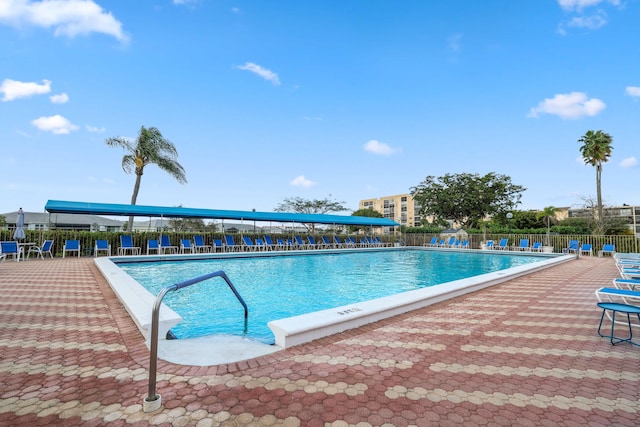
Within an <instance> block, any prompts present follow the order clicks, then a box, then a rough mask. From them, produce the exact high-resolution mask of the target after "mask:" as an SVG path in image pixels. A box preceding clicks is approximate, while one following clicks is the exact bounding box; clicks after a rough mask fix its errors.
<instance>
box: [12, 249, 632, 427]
mask: <svg viewBox="0 0 640 427" xmlns="http://www.w3.org/2000/svg"><path fill="white" fill-rule="evenodd" d="M616 275H617V270H616V268H615V265H614V262H613V260H612V259H610V258H588V257H585V258H581V259H579V260H575V261H571V262H569V263H565V264H564V265H561V266H558V267H554V268H551V269H548V270H545V271H541V272H537V273H534V274H531V275H528V276H526V277H521V278H518V279H515V280H511V281H509V282H506V283H504V284H501V285H498V286H495V287H492V288H489V289H486V290H483V291H480V292H476V293H473V294H470V295H467V296H463V297H459V298H456V299H454V300H451V301H449V302H446V303H441V304H437V305H434V306H431V307H428V308H424V309H421V310H418V311H414V312H411V313H407V314H405V315H401V316H398V317H395V318H392V319H387V320H384V321H381V322H378V323H375V324H371V325H368V326H365V327H361V328H358V329H355V330H351V331H347V332H345V333H343V334H339V335H335V336H332V337H327V338H323V339H320V340H317V341H314V342H312V343H308V344H305V345H300V346H297V347H294V348H291V349H288V350H283V351H281V352H277V353H274V354H271V355H269V356H263V357H261V358H258V359H253V360H247V361H244V362H239V363H233V364H226V365H219V366H210V367H193V366H180V365H173V364H170V363H166V362H162V361H160V363H159V375H158V392H159V393H160V394H161V395H162V401H163V406H162V408H161V409H160V410H158V411H156V412H153V413H144V412H143V411H142V401H143V399H144V397H145V396H146V394H147V386H148V376H147V375H148V373H147V370H148V366H149V351H148V349H147V347H146V346H145V344H144V341H143V338H142V336H141V334H140V333H139V332H138V330H137V329H136V327H135V326H134V324H133V322H132V321H131V319H130V318H129V317H128V315H127V314H126V312H125V311H124V309H123V308H122V306H121V305H120V304H119V302H118V301H117V299H116V298H115V296H114V294H113V293H112V292H111V289H110V288H109V286H108V285H107V283H106V282H105V280H104V279H103V278H102V277H101V276H100V274H99V272H98V271H97V269H96V268H95V267H94V265H93V260H92V259H83V258H81V259H77V258H67V259H64V260H62V259H53V260H44V261H42V260H30V261H26V262H20V263H16V262H13V261H6V262H4V263H2V264H0V292H2V295H1V298H0V325H1V326H2V332H3V334H2V337H0V425H2V426H37V425H43V426H44V425H46V426H57V425H65V426H66V425H69V426H71V425H105V424H109V425H116V426H117V425H135V426H146V425H164V426H187V425H189V426H219V425H222V426H241V425H255V426H276V425H285V426H369V425H371V426H380V425H393V426H410V425H415V426H458V425H466V426H476V425H477V426H511V425H518V426H584V425H590V426H602V425H616V426H637V425H640V401H639V400H640V347H634V346H631V345H629V344H620V345H616V346H612V345H611V344H610V343H609V340H608V339H605V338H600V337H598V335H597V334H596V329H597V326H598V322H599V320H600V314H601V312H600V311H599V310H598V309H597V308H596V305H595V304H596V298H595V296H594V290H595V289H596V288H598V287H599V286H602V285H609V284H610V283H611V279H612V278H614V277H616ZM638 333H639V335H640V331H638Z"/></svg>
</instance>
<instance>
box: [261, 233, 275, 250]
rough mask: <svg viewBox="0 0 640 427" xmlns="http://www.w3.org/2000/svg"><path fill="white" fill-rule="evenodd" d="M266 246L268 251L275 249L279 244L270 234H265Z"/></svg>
mask: <svg viewBox="0 0 640 427" xmlns="http://www.w3.org/2000/svg"><path fill="white" fill-rule="evenodd" d="M264 248H265V250H267V251H273V250H275V249H276V248H277V245H276V244H275V243H274V242H273V239H272V238H271V236H269V235H265V236H264Z"/></svg>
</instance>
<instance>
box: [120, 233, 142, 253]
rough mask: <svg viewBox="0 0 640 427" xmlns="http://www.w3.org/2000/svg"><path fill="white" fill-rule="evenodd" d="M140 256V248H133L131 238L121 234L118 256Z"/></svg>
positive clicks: (128, 235)
mask: <svg viewBox="0 0 640 427" xmlns="http://www.w3.org/2000/svg"><path fill="white" fill-rule="evenodd" d="M127 254H129V255H140V248H139V247H137V246H133V237H131V235H130V234H123V235H121V236H120V247H119V248H118V255H127Z"/></svg>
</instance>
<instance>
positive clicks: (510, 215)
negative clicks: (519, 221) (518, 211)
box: [507, 212, 513, 234]
mask: <svg viewBox="0 0 640 427" xmlns="http://www.w3.org/2000/svg"><path fill="white" fill-rule="evenodd" d="M511 218H513V214H512V213H511V212H509V213H507V221H508V223H509V234H511Z"/></svg>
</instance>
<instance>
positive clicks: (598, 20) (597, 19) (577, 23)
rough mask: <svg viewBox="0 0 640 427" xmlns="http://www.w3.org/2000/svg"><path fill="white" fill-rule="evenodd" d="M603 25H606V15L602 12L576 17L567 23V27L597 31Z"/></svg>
mask: <svg viewBox="0 0 640 427" xmlns="http://www.w3.org/2000/svg"><path fill="white" fill-rule="evenodd" d="M605 25H607V20H606V14H605V13H604V12H602V11H601V12H598V13H597V14H595V15H591V16H576V17H574V18H571V20H570V21H569V22H568V23H567V26H569V27H576V28H587V29H589V30H597V29H598V28H601V27H604V26H605Z"/></svg>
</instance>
